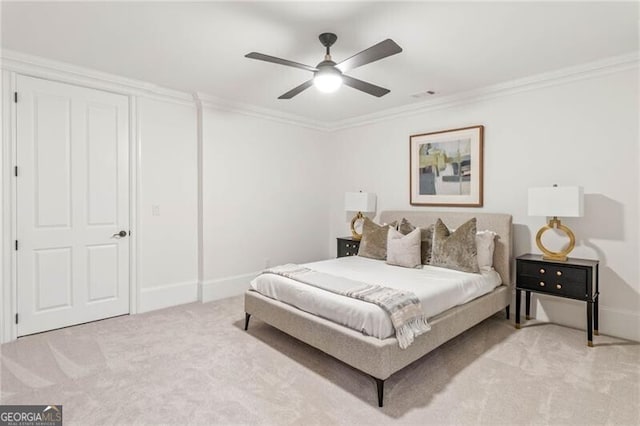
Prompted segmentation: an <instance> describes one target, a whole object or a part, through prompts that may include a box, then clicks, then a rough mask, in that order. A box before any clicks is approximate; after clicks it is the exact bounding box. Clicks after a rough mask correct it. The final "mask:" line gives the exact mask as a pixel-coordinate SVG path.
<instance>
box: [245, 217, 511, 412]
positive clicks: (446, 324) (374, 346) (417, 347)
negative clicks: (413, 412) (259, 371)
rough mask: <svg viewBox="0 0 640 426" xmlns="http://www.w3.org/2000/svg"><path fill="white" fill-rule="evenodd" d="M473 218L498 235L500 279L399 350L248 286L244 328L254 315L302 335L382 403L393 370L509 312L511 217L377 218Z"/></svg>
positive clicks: (391, 342)
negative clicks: (368, 382) (365, 379)
mask: <svg viewBox="0 0 640 426" xmlns="http://www.w3.org/2000/svg"><path fill="white" fill-rule="evenodd" d="M473 217H475V218H476V220H477V229H478V230H485V229H488V230H491V231H494V232H495V233H496V234H497V236H496V239H495V250H494V256H493V267H494V269H495V272H496V273H497V274H498V275H499V278H500V282H501V284H500V285H498V286H497V287H495V288H494V289H493V290H491V291H489V292H488V293H485V294H483V295H482V296H479V297H476V298H474V299H472V300H471V301H469V302H467V303H464V304H462V305H457V306H454V307H451V308H449V309H447V310H445V311H444V312H441V313H439V314H437V315H435V316H433V317H431V318H429V324H430V326H431V330H430V331H428V332H427V333H425V334H422V335H420V336H418V337H417V338H416V339H415V341H414V342H413V344H411V345H410V346H409V347H407V348H406V349H401V348H400V347H399V345H398V341H397V339H396V338H395V337H394V336H389V337H385V338H378V337H374V336H372V335H365V334H363V333H362V332H361V331H356V330H354V329H351V328H348V327H346V326H344V325H340V324H338V323H336V322H334V321H331V320H329V319H326V318H322V317H319V316H316V315H313V314H311V313H308V312H305V311H303V310H301V309H298V308H296V307H294V306H292V305H290V304H288V303H284V302H281V301H278V300H275V299H273V298H271V297H268V296H265V295H263V294H261V293H259V292H257V291H255V290H253V289H250V290H248V291H247V292H246V293H245V297H244V306H245V314H246V315H245V330H247V329H248V326H249V319H250V317H251V316H252V315H253V316H255V317H257V318H259V319H261V320H262V321H264V322H266V323H267V324H269V325H271V326H273V327H275V328H277V329H279V330H281V331H283V332H285V333H287V334H289V335H291V336H292V337H295V338H296V339H299V340H301V341H302V342H305V343H307V344H309V345H311V346H313V347H315V348H317V349H319V350H321V351H323V352H325V353H327V354H329V355H331V356H333V357H334V358H337V359H339V360H340V361H342V362H344V363H346V364H348V365H350V366H352V367H354V368H356V369H358V370H360V371H362V372H364V373H366V374H368V375H370V376H371V377H372V378H373V379H374V380H375V382H376V385H377V391H378V405H379V406H380V407H382V406H383V400H384V381H385V380H386V379H388V378H389V377H390V376H391V375H392V374H394V373H395V372H397V371H399V370H401V369H402V368H404V367H406V366H407V365H409V364H411V363H412V362H414V361H416V360H418V359H420V358H421V357H423V356H424V355H426V354H427V353H429V352H431V351H432V350H433V349H435V348H437V347H438V346H440V345H442V344H443V343H445V342H447V341H448V340H450V339H452V338H454V337H455V336H457V335H459V334H460V333H462V332H464V331H465V330H468V329H469V328H471V327H473V326H474V325H476V324H478V323H479V322H481V321H483V320H485V319H486V318H488V317H490V316H492V315H494V314H495V313H497V312H499V311H501V310H503V309H505V310H506V312H507V318H508V316H509V303H510V300H511V293H512V286H511V276H510V264H511V216H510V215H507V214H499V213H466V212H464V213H463V212H418V211H384V212H381V214H380V217H379V222H381V223H391V222H393V221H394V220H397V221H400V220H401V219H402V218H406V219H407V220H409V221H410V222H411V223H412V224H414V225H415V226H419V227H426V226H429V225H431V224H433V223H435V222H436V220H437V219H438V218H441V219H442V220H443V221H444V222H445V223H446V224H447V225H448V226H449V227H452V228H455V227H457V226H460V225H461V224H463V223H464V222H466V221H467V220H469V219H471V218H473Z"/></svg>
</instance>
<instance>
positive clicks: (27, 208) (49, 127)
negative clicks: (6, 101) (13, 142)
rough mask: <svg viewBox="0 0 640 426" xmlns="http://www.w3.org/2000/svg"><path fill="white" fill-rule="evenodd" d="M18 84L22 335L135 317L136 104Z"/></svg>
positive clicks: (37, 83)
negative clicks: (132, 126)
mask: <svg viewBox="0 0 640 426" xmlns="http://www.w3.org/2000/svg"><path fill="white" fill-rule="evenodd" d="M16 86H17V92H18V103H17V105H16V108H17V114H16V116H17V126H16V129H17V165H18V176H17V177H16V179H17V181H16V182H17V184H16V198H17V217H16V221H17V232H16V239H17V240H18V241H17V244H18V246H17V247H18V250H17V251H16V262H17V270H16V275H17V283H16V284H17V300H18V304H17V307H18V311H17V312H18V325H17V326H18V336H23V335H25V334H31V333H37V332H40V331H45V330H51V329H54V328H59V327H65V326H68V325H73V324H79V323H83V322H87V321H94V320H97V319H102V318H107V317H111V316H116V315H122V314H126V313H128V312H129V237H128V234H129V124H128V119H129V118H128V115H129V110H128V108H129V106H128V105H129V104H128V98H127V97H126V96H123V95H117V94H113V93H108V92H102V91H99V90H93V89H87V88H83V87H77V86H72V85H67V84H62V83H56V82H51V81H48V80H41V79H37V78H31V77H26V76H18V77H17V83H16ZM121 231H124V232H121ZM120 234H122V236H121V235H120Z"/></svg>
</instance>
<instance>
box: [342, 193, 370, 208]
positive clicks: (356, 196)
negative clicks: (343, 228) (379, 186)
mask: <svg viewBox="0 0 640 426" xmlns="http://www.w3.org/2000/svg"><path fill="white" fill-rule="evenodd" d="M344 209H345V210H346V211H348V212H375V211H376V194H371V193H369V192H347V193H345V194H344Z"/></svg>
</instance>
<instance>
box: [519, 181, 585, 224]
mask: <svg viewBox="0 0 640 426" xmlns="http://www.w3.org/2000/svg"><path fill="white" fill-rule="evenodd" d="M528 210H529V216H558V217H582V215H583V214H584V193H583V190H582V187H581V186H549V187H545V188H529V209H528Z"/></svg>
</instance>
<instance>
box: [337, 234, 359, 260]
mask: <svg viewBox="0 0 640 426" xmlns="http://www.w3.org/2000/svg"><path fill="white" fill-rule="evenodd" d="M337 240H338V257H345V256H355V255H357V254H358V248H359V247H360V240H354V239H353V237H338V238H337Z"/></svg>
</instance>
